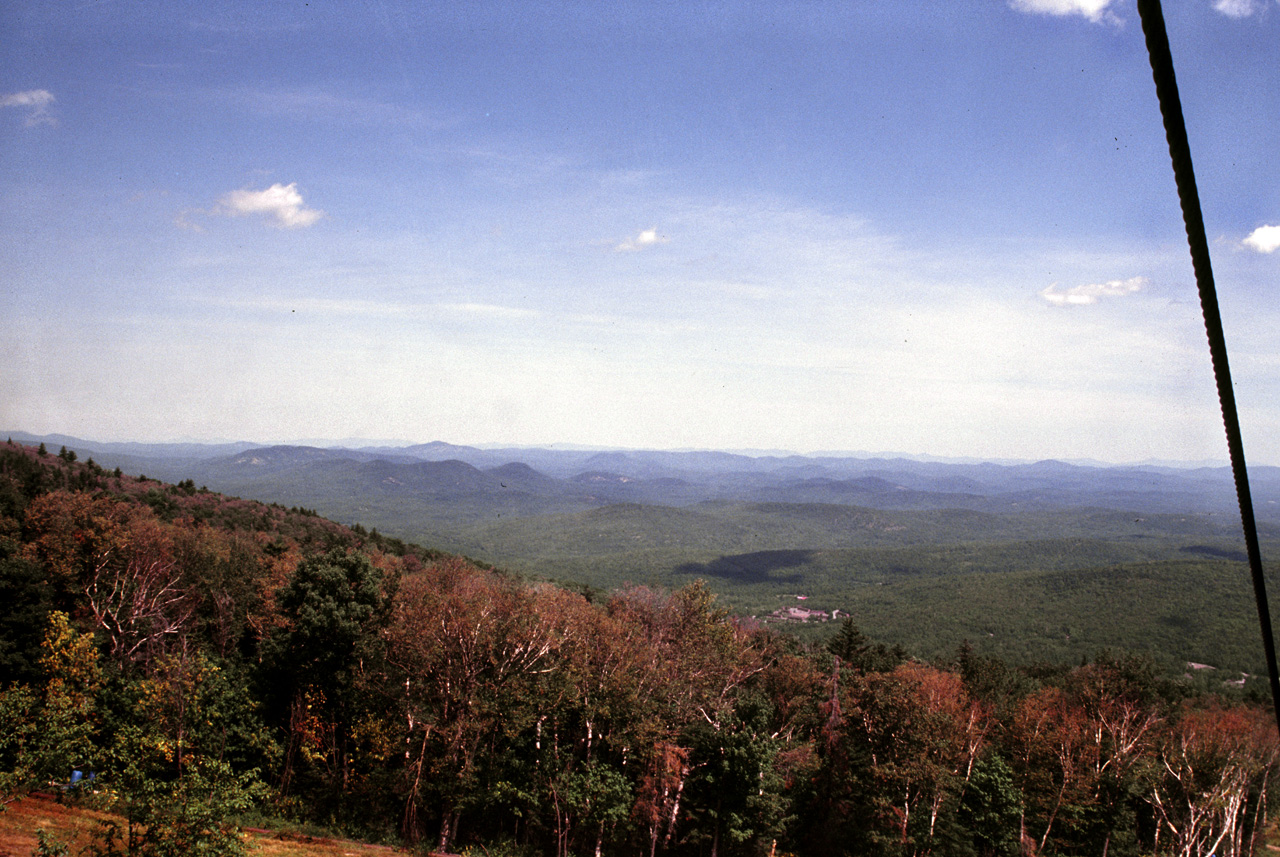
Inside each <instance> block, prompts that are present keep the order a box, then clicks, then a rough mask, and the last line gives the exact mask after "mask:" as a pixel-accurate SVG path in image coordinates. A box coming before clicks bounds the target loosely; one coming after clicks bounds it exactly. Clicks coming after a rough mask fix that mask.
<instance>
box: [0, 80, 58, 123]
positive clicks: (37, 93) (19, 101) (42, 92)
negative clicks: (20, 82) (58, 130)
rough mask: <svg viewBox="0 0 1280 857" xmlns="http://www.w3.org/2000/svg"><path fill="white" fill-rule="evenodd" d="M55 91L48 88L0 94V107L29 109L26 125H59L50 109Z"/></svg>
mask: <svg viewBox="0 0 1280 857" xmlns="http://www.w3.org/2000/svg"><path fill="white" fill-rule="evenodd" d="M54 100H55V99H54V97H53V93H52V92H50V91H49V90H47V89H28V90H27V91H26V92H12V93H9V94H8V95H0V107H17V108H19V109H22V108H25V109H26V110H27V119H26V123H25V124H26V125H27V127H28V128H30V127H33V126H35V125H57V124H58V120H57V119H56V118H54V116H53V114H52V113H51V112H50V111H49V105H50V104H52V103H53V102H54Z"/></svg>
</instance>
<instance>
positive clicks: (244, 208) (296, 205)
mask: <svg viewBox="0 0 1280 857" xmlns="http://www.w3.org/2000/svg"><path fill="white" fill-rule="evenodd" d="M216 211H217V213H220V214H228V215H232V216H237V217H238V216H244V215H250V214H261V215H264V216H266V217H267V218H268V219H270V220H271V221H273V222H274V223H275V225H277V226H281V227H284V228H286V229H297V228H299V227H305V226H311V225H312V224H313V223H315V222H316V221H317V220H319V219H320V218H321V217H324V212H323V211H320V210H319V209H316V208H307V207H306V205H305V204H304V203H303V201H302V194H300V193H298V185H297V183H296V182H290V183H289V184H287V185H283V184H279V183H276V184H273V185H272V186H271V187H269V188H266V189H264V190H233V191H231V193H229V194H226V195H225V196H223V197H222V199H220V200H218V208H217V209H216Z"/></svg>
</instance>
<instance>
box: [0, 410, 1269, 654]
mask: <svg viewBox="0 0 1280 857" xmlns="http://www.w3.org/2000/svg"><path fill="white" fill-rule="evenodd" d="M13 437H14V439H18V440H23V441H25V442H28V443H37V442H40V441H43V442H44V443H45V444H46V446H48V447H49V448H50V450H51V451H55V450H56V449H57V448H58V447H59V446H66V447H67V448H68V449H73V450H75V452H76V453H77V454H78V455H79V456H80V458H81V459H86V458H90V457H92V458H93V459H94V460H95V461H96V462H97V463H98V464H100V465H103V466H104V467H107V468H114V467H120V468H122V469H123V470H124V471H125V472H128V473H133V474H145V475H147V476H149V477H151V478H159V479H161V480H164V481H167V482H174V483H177V482H181V481H185V480H191V481H192V482H193V483H194V484H195V485H198V486H207V487H209V488H210V489H212V490H214V491H219V492H222V493H226V494H230V495H235V496H240V497H245V498H248V499H254V500H261V501H267V502H276V503H280V504H282V505H284V506H298V507H302V508H304V509H312V510H315V511H317V512H318V513H319V514H321V515H323V516H324V517H327V518H330V519H333V520H335V521H339V522H342V523H346V524H360V525H362V526H364V527H366V528H369V529H376V530H377V531H378V532H379V533H381V534H383V535H385V536H390V537H394V538H399V539H403V540H405V541H407V542H414V543H417V544H421V545H424V546H427V547H431V548H437V549H440V550H445V551H451V552H456V553H461V554H465V555H467V556H470V557H473V558H475V559H477V560H480V561H483V562H486V563H490V564H493V565H496V566H498V567H501V568H506V569H509V570H511V571H514V572H518V573H521V574H525V575H529V576H532V577H535V578H543V579H550V580H556V581H560V582H563V583H567V584H570V585H575V586H582V587H584V589H585V590H590V591H609V590H612V589H614V588H617V587H620V586H624V585H626V584H628V583H641V584H649V585H656V586H660V587H670V588H676V587H680V586H683V585H685V584H687V583H689V582H692V581H694V580H697V579H702V580H705V581H707V582H708V583H709V584H710V585H711V586H712V587H713V589H714V590H715V591H716V592H717V593H718V594H719V596H720V598H721V600H722V603H723V604H725V605H726V606H727V607H729V608H730V609H732V610H734V611H735V612H738V613H740V614H743V615H755V616H761V617H766V619H767V618H768V617H771V616H775V615H779V614H781V615H784V616H787V615H792V614H790V613H788V611H789V610H790V607H792V606H795V605H796V604H797V597H798V596H804V599H803V604H804V605H805V609H804V610H801V611H800V613H799V614H795V615H802V616H803V617H804V618H806V619H807V617H808V616H810V615H812V616H813V617H816V618H815V621H814V622H813V623H808V622H801V624H800V625H799V626H797V627H796V630H797V632H799V633H802V634H810V633H815V634H816V633H823V631H822V627H821V623H822V621H823V619H824V618H825V619H829V618H830V617H831V616H837V615H842V614H844V615H853V616H854V617H855V618H856V620H857V621H858V623H859V625H860V626H862V627H864V628H866V629H867V630H868V631H869V632H873V633H874V634H875V635H876V636H877V637H878V638H880V639H884V640H887V641H889V642H893V643H900V644H902V645H907V646H911V647H913V649H914V650H917V651H922V652H929V653H934V654H944V653H946V652H949V651H953V650H954V647H955V646H956V645H958V643H959V642H960V641H962V640H965V639H969V640H977V641H978V645H979V648H980V649H981V648H985V649H987V650H989V651H992V652H993V653H997V654H1000V655H1001V656H1006V657H1011V658H1013V659H1015V660H1020V661H1026V660H1034V659H1038V658H1045V659H1051V660H1067V661H1071V660H1077V659H1079V658H1080V657H1089V656H1092V655H1093V654H1095V653H1096V651H1097V650H1099V649H1100V648H1104V647H1109V646H1114V647H1119V648H1126V647H1136V648H1139V649H1142V650H1153V651H1155V652H1156V653H1157V654H1158V656H1159V657H1161V658H1164V659H1165V660H1166V661H1167V663H1166V666H1168V667H1169V668H1170V669H1175V668H1177V664H1178V663H1179V662H1180V660H1179V659H1181V660H1197V659H1204V658H1206V657H1211V658H1214V659H1217V660H1218V661H1220V662H1221V663H1223V664H1230V665H1233V666H1234V667H1235V668H1238V669H1244V670H1246V671H1254V670H1256V669H1258V667H1259V665H1260V663H1261V661H1260V659H1259V658H1260V655H1259V651H1258V650H1259V646H1258V644H1257V643H1256V637H1255V633H1256V632H1253V631H1251V630H1250V627H1249V623H1250V622H1251V621H1255V620H1253V619H1252V617H1253V615H1254V613H1253V609H1252V605H1251V604H1250V598H1251V595H1250V591H1249V588H1248V583H1247V570H1243V563H1242V562H1241V561H1242V560H1243V559H1244V556H1243V546H1242V540H1241V536H1240V521H1239V513H1238V510H1237V506H1236V498H1235V492H1234V483H1233V481H1232V478H1231V473H1230V471H1229V469H1228V468H1226V467H1178V468H1175V467H1165V466H1154V465H1129V466H1091V465H1082V464H1079V463H1067V462H1061V461H1039V462H1020V463H1013V464H1011V463H993V462H977V463H961V462H936V461H920V460H914V459H906V458H886V457H869V458H855V457H841V456H813V455H793V454H782V455H772V454H770V455H745V454H742V453H728V452H722V451H690V450H684V451H658V450H594V449H547V448H528V449H517V448H501V449H485V448H481V447H476V446H463V445H454V444H448V443H443V442H433V443H425V444H416V445H410V446H403V447H354V448H353V447H318V446H298V445H274V446H257V445H254V444H250V443H236V444H213V445H208V446H204V445H199V444H173V445H165V444H108V443H103V444H99V443H95V442H93V441H88V440H82V439H77V438H71V437H64V436H45V437H37V436H32V435H26V434H21V433H16V432H15V433H13ZM1251 481H1252V484H1253V494H1254V502H1255V507H1256V508H1257V510H1258V513H1259V524H1260V532H1261V536H1262V539H1263V554H1264V557H1271V556H1274V555H1276V553H1277V551H1278V550H1280V508H1278V505H1280V504H1278V503H1277V501H1278V500H1280V469H1277V468H1270V467H1260V468H1255V469H1254V470H1253V471H1252V472H1251ZM810 610H811V611H813V612H812V614H810V613H809V612H806V611H810ZM1135 611H1137V612H1136V613H1135ZM1138 614H1141V618H1140V619H1139V618H1137V616H1138ZM1156 640H1158V641H1159V642H1158V644H1156V643H1153V642H1152V641H1156ZM1206 653H1208V654H1206Z"/></svg>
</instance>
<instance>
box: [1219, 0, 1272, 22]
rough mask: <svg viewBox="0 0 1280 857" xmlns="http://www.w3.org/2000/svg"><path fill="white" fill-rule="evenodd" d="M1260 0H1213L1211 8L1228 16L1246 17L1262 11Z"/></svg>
mask: <svg viewBox="0 0 1280 857" xmlns="http://www.w3.org/2000/svg"><path fill="white" fill-rule="evenodd" d="M1262 7H1263V3H1262V2H1261V0H1214V3H1213V8H1214V10H1215V11H1218V12H1221V13H1222V14H1224V15H1226V16H1227V17H1228V18H1248V17H1249V16H1250V15H1256V14H1257V13H1259V12H1261V11H1262Z"/></svg>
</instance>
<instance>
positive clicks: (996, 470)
mask: <svg viewBox="0 0 1280 857" xmlns="http://www.w3.org/2000/svg"><path fill="white" fill-rule="evenodd" d="M12 437H13V438H14V439H15V440H21V441H23V442H27V443H37V442H44V443H45V444H46V445H64V446H67V447H68V448H71V449H75V450H76V451H77V452H78V454H80V455H81V456H93V457H94V458H95V459H96V460H97V461H98V462H99V463H100V464H103V465H105V466H121V467H125V468H126V469H128V470H131V472H146V473H150V474H152V475H154V476H156V477H160V478H165V479H172V480H173V481H179V480H181V479H193V480H194V481H196V482H197V483H200V484H205V485H208V486H209V487H210V488H213V489H215V490H219V491H223V492H228V493H238V494H244V495H252V496H254V497H262V498H264V499H268V500H275V501H279V502H285V503H305V504H306V505H308V506H314V507H316V508H320V509H327V510H329V511H330V512H332V513H344V514H353V513H354V512H356V511H358V510H359V508H360V507H361V506H362V501H368V503H364V504H363V505H369V504H373V505H376V504H377V503H379V502H384V501H386V500H388V499H390V498H393V497H394V498H398V499H400V500H401V501H412V503H413V505H415V507H421V508H417V509H416V513H422V514H424V515H425V516H426V517H429V518H448V517H450V516H453V515H455V514H456V515H460V516H461V517H464V518H466V519H468V520H475V519H477V518H484V517H486V515H487V514H489V513H492V514H493V515H513V514H514V515H526V516H527V515H540V514H557V513H564V512H572V511H582V510H586V509H590V508H596V507H599V506H603V505H610V504H615V503H640V504H645V505H660V506H689V505H692V504H695V503H700V502H708V501H732V502H753V503H760V502H782V503H829V504H835V505H854V506H865V507H868V508H875V509H945V508H957V509H970V510H977V511H986V512H992V513H1000V514H1005V513H1009V512H1010V511H1014V510H1018V511H1026V510H1032V509H1051V508H1072V507H1090V506H1096V507H1100V508H1109V509H1122V510H1127V511H1133V512H1135V513H1151V514H1154V513H1177V512H1187V513H1194V514H1223V515H1226V514H1232V513H1234V512H1235V510H1236V500H1235V489H1234V483H1233V481H1232V479H1231V474H1230V470H1229V469H1228V468H1226V467H1218V468H1185V469H1179V468H1170V467H1159V466H1153V465H1127V466H1126V465H1112V466H1085V465H1080V464H1072V463H1067V462H1062V461H1055V460H1044V461H1037V462H1028V463H1020V464H997V463H990V462H981V463H974V464H958V463H941V462H930V461H920V460H915V459H906V458H875V457H872V458H851V457H833V456H806V455H799V454H786V455H759V456H750V455H745V454H742V453H732V452H720V451H715V450H705V451H691V450H680V451H662V450H608V451H600V450H577V449H572V450H567V449H546V448H505V449H483V448H480V447H475V446H465V445H457V444H451V443H445V442H442V441H433V442H431V443H423V444H416V445H411V446H401V447H362V448H346V447H328V448H326V447H316V446H295V445H269V446H257V445H254V444H250V443H246V442H237V443H231V444H209V445H202V444H191V443H180V444H142V443H98V442H94V441H89V440H83V439H79V438H74V437H70V436H66V435H45V436H37V435H30V434H25V433H22V432H14V433H12ZM1251 481H1252V482H1253V487H1254V499H1255V505H1256V506H1257V511H1258V516H1259V518H1260V519H1262V520H1280V503H1278V502H1277V501H1280V468H1272V467H1260V468H1254V469H1252V471H1251ZM446 503H447V504H449V506H450V507H449V508H447V509H446V508H439V506H440V504H446Z"/></svg>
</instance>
